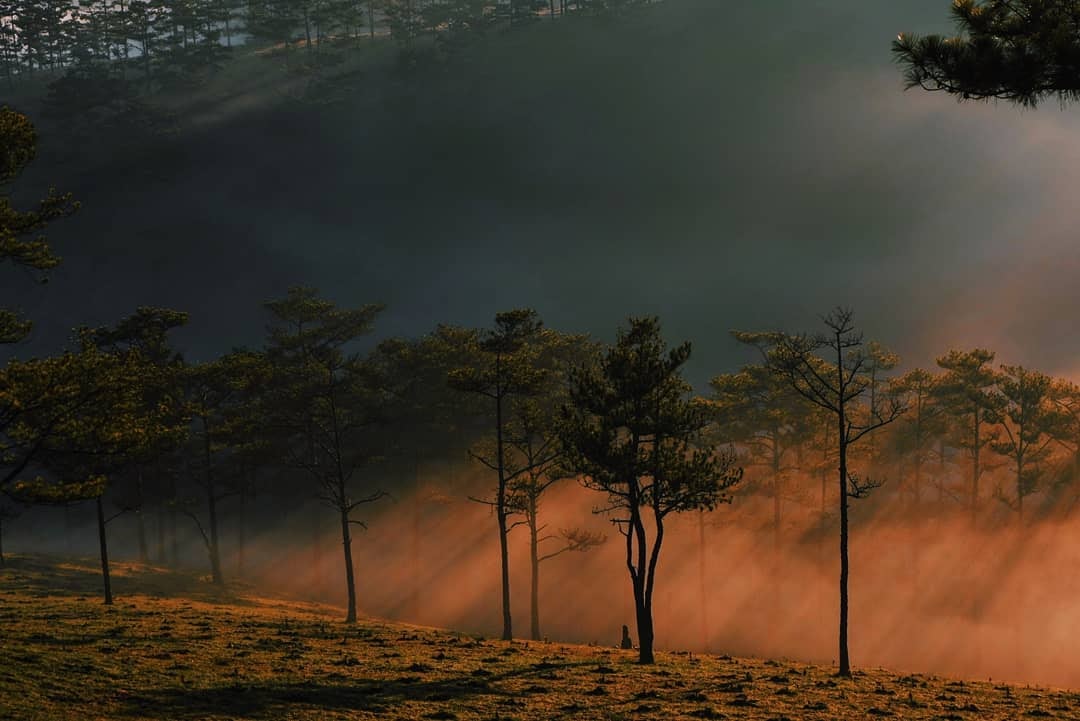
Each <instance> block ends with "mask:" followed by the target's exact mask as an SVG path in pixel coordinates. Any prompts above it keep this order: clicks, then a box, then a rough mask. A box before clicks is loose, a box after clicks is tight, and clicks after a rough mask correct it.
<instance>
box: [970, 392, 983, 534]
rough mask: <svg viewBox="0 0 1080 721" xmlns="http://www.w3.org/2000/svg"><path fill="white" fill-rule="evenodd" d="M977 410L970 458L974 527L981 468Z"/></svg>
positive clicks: (976, 519) (977, 508)
mask: <svg viewBox="0 0 1080 721" xmlns="http://www.w3.org/2000/svg"><path fill="white" fill-rule="evenodd" d="M979 425H980V424H979V411H978V409H976V410H975V439H974V441H975V445H974V446H973V455H972V459H973V462H974V465H973V467H972V471H971V525H972V526H973V527H974V526H975V524H976V522H977V521H978V511H979V474H980V473H981V470H982V469H981V468H979V450H980V446H981V444H980V443H979Z"/></svg>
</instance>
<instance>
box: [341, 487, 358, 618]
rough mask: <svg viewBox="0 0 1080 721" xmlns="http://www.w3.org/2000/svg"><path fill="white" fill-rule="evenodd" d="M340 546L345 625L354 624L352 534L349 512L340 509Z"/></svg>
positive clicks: (354, 580)
mask: <svg viewBox="0 0 1080 721" xmlns="http://www.w3.org/2000/svg"><path fill="white" fill-rule="evenodd" d="M340 486H341V494H342V495H341V497H342V498H344V497H345V495H344V494H345V487H344V486H345V484H344V483H342V484H340ZM341 546H342V548H343V550H344V552H345V589H346V591H347V592H348V604H349V605H348V608H347V609H346V614H345V623H356V578H355V576H354V575H353V558H352V534H351V532H350V529H349V511H348V509H347V508H345V507H344V506H343V507H342V508H341Z"/></svg>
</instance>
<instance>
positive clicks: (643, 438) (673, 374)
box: [561, 318, 742, 664]
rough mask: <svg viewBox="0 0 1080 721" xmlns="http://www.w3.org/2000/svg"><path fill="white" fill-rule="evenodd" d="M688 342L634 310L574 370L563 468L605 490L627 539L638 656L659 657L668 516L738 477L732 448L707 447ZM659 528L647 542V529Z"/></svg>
mask: <svg viewBox="0 0 1080 721" xmlns="http://www.w3.org/2000/svg"><path fill="white" fill-rule="evenodd" d="M689 357H690V344H689V343H684V344H682V345H680V346H678V347H676V348H673V349H668V348H667V345H666V343H665V342H664V340H663V338H662V336H661V333H660V323H659V321H658V320H657V319H656V318H631V319H630V321H629V326H628V327H627V328H625V329H620V330H619V332H618V335H617V337H616V341H615V345H614V346H613V347H611V348H609V349H608V350H607V351H606V352H605V353H604V354H603V357H602V358H601V360H600V362H599V364H598V365H597V366H584V367H582V368H580V369H579V370H578V371H576V372H575V373H573V374H572V375H571V383H570V403H569V404H567V405H566V406H565V407H564V408H565V409H564V419H565V423H564V424H563V426H562V430H561V436H562V443H563V448H564V450H565V452H566V455H567V467H568V468H569V469H571V470H573V471H575V472H577V473H580V474H582V483H583V484H584V485H585V486H586V487H587V488H591V489H593V490H596V491H599V492H601V493H604V494H605V495H606V496H607V503H606V504H605V505H604V507H603V509H602V511H603V512H606V513H611V514H613V515H614V517H613V518H612V519H611V521H612V523H613V524H614V525H615V526H616V528H617V529H618V530H619V532H620V533H621V534H622V535H623V537H624V538H625V539H626V566H627V569H628V571H629V573H630V581H631V585H632V587H633V594H634V609H635V616H636V623H637V632H638V648H639V661H640V662H641V663H646V664H647V663H653V662H654V661H655V656H654V653H653V645H654V640H655V631H654V626H653V613H652V608H653V593H654V591H655V584H656V574H657V568H658V564H659V561H660V551H661V548H662V547H663V543H664V532H665V521H666V520H667V518H668V516H669V515H671V514H673V513H674V514H677V513H685V512H688V511H697V510H701V509H706V510H712V509H713V508H714V507H715V506H716V505H717V504H719V503H724V502H727V501H729V500H730V496H728V495H727V491H728V490H729V489H730V488H731V487H732V486H734V485H735V484H736V483H738V481H739V480H740V479H741V477H742V469H740V468H736V466H735V457H734V454H733V453H724V452H721V453H717V452H716V451H715V449H713V448H709V447H707V446H703V432H704V431H705V429H706V428H707V426H708V425H709V423H710V415H709V410H708V406H707V404H706V403H705V402H704V401H702V400H699V399H691V398H689V397H688V395H689V391H690V386H689V384H688V383H687V382H686V381H685V380H683V378H682V375H681V369H682V367H683V366H684V365H685V364H686V361H687V360H688V359H689ZM650 529H651V533H652V534H653V537H652V539H651V540H650V538H649V534H650Z"/></svg>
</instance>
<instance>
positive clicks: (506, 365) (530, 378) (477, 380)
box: [447, 308, 545, 641]
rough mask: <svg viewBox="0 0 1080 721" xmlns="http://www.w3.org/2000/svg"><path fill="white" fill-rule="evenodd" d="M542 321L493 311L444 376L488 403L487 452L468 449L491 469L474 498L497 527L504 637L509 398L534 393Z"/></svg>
mask: <svg viewBox="0 0 1080 721" xmlns="http://www.w3.org/2000/svg"><path fill="white" fill-rule="evenodd" d="M542 327H543V324H542V323H541V321H540V319H539V318H538V317H537V315H536V311H534V310H532V309H528V308H523V309H518V310H511V311H506V312H504V313H499V314H498V315H496V316H495V328H494V329H492V330H487V331H484V332H483V333H482V334H481V336H480V338H479V340H478V342H477V343H476V345H475V350H474V353H473V359H472V362H471V363H470V364H469V365H468V366H465V367H462V368H457V369H454V370H453V371H451V372H450V373H449V375H448V376H447V382H448V383H449V384H450V386H451V387H452V388H456V389H458V390H460V391H462V392H465V393H473V394H476V395H480V396H483V397H485V398H487V399H488V400H490V401H491V402H492V404H493V407H492V411H493V416H494V417H493V420H494V426H495V427H494V429H493V430H494V435H495V439H494V440H495V443H494V448H493V449H492V451H493V452H492V453H491V454H490V455H489V454H484V453H473V454H472V455H473V457H474V458H476V459H477V460H478V461H480V462H481V463H483V464H484V465H485V466H487V467H488V468H489V469H491V470H492V471H494V472H495V476H496V484H497V485H496V487H495V497H494V498H491V499H474V500H479V501H480V502H482V503H485V504H487V505H489V506H491V508H492V510H493V511H494V512H495V519H496V522H497V523H498V526H499V552H500V563H501V570H502V586H501V588H502V616H503V629H502V637H503V640H507V641H509V640H510V639H512V638H513V637H514V630H513V621H512V619H511V615H510V553H509V548H508V545H507V534H508V533H509V532H510V528H511V526H510V522H509V518H510V516H511V515H512V514H513V513H514V512H515V510H517V509H515V508H514V507H513V505H512V504H511V502H510V482H511V481H512V480H513V475H514V473H513V471H511V470H509V469H508V463H507V448H506V423H507V420H508V413H509V410H510V408H509V403H510V402H511V401H512V399H514V398H516V397H519V396H529V395H533V394H535V393H536V392H537V391H538V390H539V389H540V387H541V385H542V383H543V379H544V376H545V373H544V371H542V370H541V369H540V368H539V367H538V366H537V364H536V360H537V358H536V347H535V344H534V343H533V341H535V340H536V339H537V338H538V336H539V335H540V334H541V330H542Z"/></svg>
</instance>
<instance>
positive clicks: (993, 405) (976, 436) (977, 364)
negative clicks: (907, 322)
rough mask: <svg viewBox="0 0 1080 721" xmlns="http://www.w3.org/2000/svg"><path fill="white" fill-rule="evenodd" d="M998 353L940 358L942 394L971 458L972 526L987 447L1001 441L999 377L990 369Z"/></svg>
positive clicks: (958, 438) (956, 353)
mask: <svg viewBox="0 0 1080 721" xmlns="http://www.w3.org/2000/svg"><path fill="white" fill-rule="evenodd" d="M993 360H994V353H993V352H992V351H988V350H986V349H983V348H975V349H972V350H970V351H957V350H952V351H949V352H948V353H946V354H945V355H943V356H941V357H940V358H938V359H937V364H938V366H939V367H941V368H942V369H944V370H945V375H944V376H943V377H942V379H941V385H940V387H939V393H940V394H941V396H942V399H943V402H944V403H945V409H946V412H947V413H948V414H950V415H952V416H953V417H954V418H956V419H958V420H959V422H960V423H959V426H958V427H956V428H955V434H956V440H955V442H956V444H957V445H958V446H959V447H960V448H963V449H964V450H965V451H967V453H968V455H969V456H970V457H971V494H970V511H971V523H972V524H974V523H975V521H976V519H977V518H978V511H979V481H980V480H981V479H982V474H983V471H984V470H985V467H984V466H985V461H984V458H983V448H984V447H985V446H986V445H987V444H988V443H991V442H992V441H994V440H995V439H996V438H997V431H996V430H995V429H994V427H993V419H994V418H995V417H996V416H995V415H994V414H995V411H996V409H997V408H998V407H999V406H1000V405H1001V398H1000V396H997V395H995V394H994V392H993V391H994V384H995V383H996V382H997V376H996V374H995V373H994V369H993V368H992V367H991V366H990V363H992V362H993Z"/></svg>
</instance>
